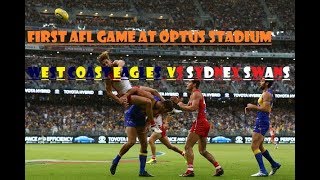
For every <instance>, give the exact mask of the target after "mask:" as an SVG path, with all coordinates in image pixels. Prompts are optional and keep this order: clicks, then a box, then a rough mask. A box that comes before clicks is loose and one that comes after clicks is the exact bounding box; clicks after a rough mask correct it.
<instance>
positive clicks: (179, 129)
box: [25, 97, 295, 136]
mask: <svg viewBox="0 0 320 180" xmlns="http://www.w3.org/2000/svg"><path fill="white" fill-rule="evenodd" d="M44 101H49V99H46V98H44V97H43V98H42V99H40V100H38V101H37V102H34V101H27V103H26V105H25V134H26V135H37V134H42V135H95V136H98V135H107V136H108V135H109V136H111V135H116V136H122V135H125V131H124V117H123V114H124V108H123V107H119V106H118V105H115V104H114V103H112V102H109V103H107V104H106V105H101V104H99V103H96V104H92V105H87V104H86V105H81V104H78V105H74V104H64V105H63V104H61V103H60V104H41V105H39V103H41V102H42V103H43V102H44ZM52 101H54V100H52V99H51V102H52ZM206 101H207V104H208V107H207V112H208V115H207V118H208V120H209V122H210V123H211V129H210V132H209V135H210V136H217V135H225V136H237V135H243V136H249V135H250V134H251V132H252V128H253V125H254V121H255V116H256V115H255V113H254V112H251V113H249V114H248V115H244V108H243V107H244V106H241V103H239V102H238V103H237V102H233V103H229V104H228V102H227V103H223V102H221V101H213V100H210V99H208V98H206ZM210 102H211V103H210ZM287 103H288V102H287ZM287 105H288V104H287ZM173 116H174V120H172V121H171V122H170V123H169V129H168V132H167V134H168V135H171V136H175V135H184V136H186V135H187V133H188V129H189V128H190V126H191V123H192V121H193V120H194V118H193V116H192V113H189V112H183V113H179V114H175V115H173ZM271 122H275V124H276V125H275V127H276V133H277V134H278V135H282V136H289V135H293V136H294V135H295V112H294V109H292V108H291V109H290V108H286V107H285V105H284V104H283V105H281V106H280V107H277V108H275V109H274V110H273V112H272V114H271Z"/></svg>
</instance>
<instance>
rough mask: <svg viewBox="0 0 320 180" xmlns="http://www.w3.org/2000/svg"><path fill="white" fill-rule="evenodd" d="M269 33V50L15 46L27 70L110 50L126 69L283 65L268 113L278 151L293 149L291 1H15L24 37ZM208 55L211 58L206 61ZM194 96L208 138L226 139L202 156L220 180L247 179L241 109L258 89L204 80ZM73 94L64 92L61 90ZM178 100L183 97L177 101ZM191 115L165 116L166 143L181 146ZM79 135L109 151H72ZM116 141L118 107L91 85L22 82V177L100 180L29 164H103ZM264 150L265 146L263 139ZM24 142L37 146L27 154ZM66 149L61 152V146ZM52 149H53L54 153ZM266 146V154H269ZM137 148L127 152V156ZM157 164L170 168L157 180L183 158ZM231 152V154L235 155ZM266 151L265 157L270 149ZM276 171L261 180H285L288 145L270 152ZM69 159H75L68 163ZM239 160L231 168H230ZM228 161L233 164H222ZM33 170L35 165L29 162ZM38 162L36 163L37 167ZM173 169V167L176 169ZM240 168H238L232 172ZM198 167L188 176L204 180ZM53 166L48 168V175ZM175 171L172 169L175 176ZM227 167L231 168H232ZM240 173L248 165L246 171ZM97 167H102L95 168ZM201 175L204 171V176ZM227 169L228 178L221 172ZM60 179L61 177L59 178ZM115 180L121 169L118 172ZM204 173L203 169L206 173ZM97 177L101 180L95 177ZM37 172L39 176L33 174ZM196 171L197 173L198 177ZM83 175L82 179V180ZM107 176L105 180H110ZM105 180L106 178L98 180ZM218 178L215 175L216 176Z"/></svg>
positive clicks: (290, 155) (169, 86)
mask: <svg viewBox="0 0 320 180" xmlns="http://www.w3.org/2000/svg"><path fill="white" fill-rule="evenodd" d="M57 7H61V8H63V9H65V10H66V11H67V12H68V13H69V17H70V18H69V22H66V23H64V22H61V21H58V20H57V18H55V17H54V14H53V12H54V9H55V8H57ZM41 29H46V30H52V29H59V30H60V29H61V30H62V29H63V30H68V31H71V30H93V31H96V30H136V31H140V30H156V31H161V30H163V29H168V30H170V29H174V30H198V29H200V30H203V29H204V30H212V29H217V30H231V31H232V30H235V29H240V30H264V31H266V30H271V31H273V37H272V45H271V46H136V45H135V46H51V45H50V44H46V45H31V44H27V43H26V44H25V67H26V68H27V67H29V66H38V67H41V66H65V67H69V66H79V65H84V66H95V65H98V64H97V62H96V57H97V55H98V54H99V53H101V52H102V51H104V50H106V49H111V54H112V55H111V58H112V59H123V60H125V61H126V63H127V64H128V65H129V66H132V65H139V66H155V65H157V66H163V67H166V66H178V65H181V64H182V65H184V66H190V65H200V66H204V65H208V66H240V67H244V66H260V65H261V66H290V81H277V82H275V84H274V86H273V89H274V91H275V93H276V94H277V97H278V98H277V100H276V102H275V104H274V109H273V112H272V114H271V121H272V122H274V123H275V126H276V133H277V136H276V137H277V138H276V140H278V142H279V143H289V144H294V143H295V1H292V0H177V1H171V0H154V1H142V0H86V1H83V0H28V1H25V31H28V30H41ZM212 52H215V54H214V55H210V56H209V54H211V53H212ZM132 83H133V84H137V85H146V86H150V87H153V88H155V89H157V90H158V91H159V92H162V93H165V94H167V95H168V96H165V97H166V98H168V97H169V96H171V95H177V94H181V93H182V94H183V93H184V92H185V84H184V82H182V81H177V82H173V81H132ZM200 88H201V90H202V91H203V92H204V93H206V94H205V95H206V103H207V107H208V109H207V112H208V120H209V121H210V123H211V124H212V128H211V130H210V132H209V136H210V138H209V139H208V142H209V143H211V142H212V141H211V138H214V137H216V136H220V135H221V136H224V137H229V138H231V140H232V142H233V143H241V144H242V143H243V144H244V146H242V145H240V144H235V145H236V146H234V145H232V144H228V145H229V146H219V145H217V144H216V145H214V146H212V144H209V145H208V149H209V150H210V151H211V150H212V148H213V152H214V153H215V154H216V155H217V157H218V158H219V159H221V161H222V162H223V164H224V165H225V167H226V169H227V170H228V169H229V170H228V173H226V174H225V178H227V179H228V178H229V179H230V177H236V178H237V179H247V177H248V176H249V175H248V174H246V173H244V172H249V171H250V172H251V171H252V172H254V171H255V169H253V168H255V167H256V164H255V163H256V162H255V160H254V159H253V158H254V157H253V156H252V153H251V152H250V150H249V144H245V143H250V142H251V139H250V137H251V132H252V128H253V123H254V120H255V113H254V112H250V113H249V114H248V115H246V116H245V115H244V112H243V110H244V107H245V105H246V104H247V103H256V101H257V98H258V96H259V94H260V93H261V91H260V90H259V88H258V84H257V82H255V81H204V82H202V84H201V87H200ZM67 90H74V91H67ZM186 99H187V98H185V100H186ZM191 117H192V116H191V114H190V113H187V112H184V113H181V114H178V115H175V119H176V120H174V121H172V122H170V129H169V130H168V133H167V134H168V136H169V137H170V141H171V142H172V143H179V144H180V143H181V146H179V147H180V148H183V146H182V144H183V143H184V141H185V137H186V135H187V130H188V129H189V128H190V124H191V122H192V118H191ZM82 135H84V136H88V137H91V138H93V139H94V143H103V144H105V143H115V144H114V145H107V146H97V145H98V144H97V145H94V144H92V145H90V146H79V145H81V144H75V142H74V140H75V138H76V137H79V136H82ZM124 142H126V138H125V133H124V126H123V108H122V107H120V106H119V105H117V104H116V103H114V102H113V101H111V100H110V99H109V98H107V97H106V95H105V86H104V83H103V82H101V81H39V80H30V76H28V74H27V73H26V74H25V143H26V144H27V145H26V146H25V147H26V165H29V164H30V166H25V167H26V176H27V179H48V177H51V178H52V179H77V180H79V179H90V178H89V176H90V177H91V178H92V179H104V178H105V174H104V172H105V169H104V167H105V166H104V165H103V166H101V165H89V164H84V165H81V164H79V163H78V164H72V167H74V169H71V168H70V166H68V165H59V164H57V165H55V166H53V165H52V166H40V165H39V166H33V165H32V163H31V161H28V162H27V160H30V159H48V158H55V159H59V158H64V159H67V160H68V159H71V160H72V159H85V160H88V159H90V160H101V159H103V160H104V159H105V158H106V157H107V159H108V160H112V158H113V156H114V155H115V154H116V153H117V151H118V149H119V148H120V146H116V144H118V143H120V144H121V143H124ZM265 142H267V143H268V142H269V134H267V138H266V139H265ZM29 143H45V144H47V145H40V146H36V145H35V146H32V145H31V144H29ZM70 143H72V145H73V146H64V145H62V144H66V145H67V144H70ZM54 144H57V146H56V145H54ZM269 147H271V146H269ZM138 148H139V147H138V146H134V148H133V150H131V151H130V152H129V153H128V157H135V156H136V154H134V153H136V152H138ZM157 148H158V149H159V151H165V152H166V153H167V156H165V157H164V159H162V160H163V161H164V164H161V163H159V164H158V168H167V164H166V162H168V161H166V160H169V162H175V161H176V164H177V165H176V167H172V168H169V169H168V168H167V174H168V175H167V176H166V175H163V174H159V173H158V172H157V171H156V170H155V169H152V167H148V168H149V169H151V170H152V171H153V173H156V175H157V177H158V178H160V179H163V178H171V177H172V174H176V173H177V171H181V172H182V171H183V170H184V167H185V166H184V164H183V160H181V159H178V157H176V156H175V155H174V154H172V155H171V154H170V152H169V150H166V149H164V148H163V147H162V146H157ZM235 149H236V150H237V151H235ZM271 151H272V149H271ZM89 152H90V153H89ZM274 154H275V157H276V158H277V159H278V158H279V157H281V161H282V162H283V164H286V166H284V167H283V169H282V170H281V171H280V172H279V174H277V175H278V176H275V177H270V178H275V179H277V178H278V179H294V172H293V171H294V167H295V164H294V146H293V147H292V146H290V145H288V146H287V145H285V144H284V145H283V146H280V148H279V150H278V151H277V152H275V153H274ZM74 155H82V156H81V157H80V156H79V157H74ZM239 157H240V159H241V160H238V159H239ZM159 159H160V162H161V157H160V158H159ZM230 162H232V163H233V162H234V164H232V163H230ZM38 163H39V162H38ZM40 163H42V164H45V163H44V161H41V162H40ZM179 163H180V165H179ZM240 163H241V164H240ZM195 164H197V167H198V166H199V167H201V166H202V165H203V166H204V167H203V168H202V172H200V171H199V174H197V176H199V177H201V179H205V177H206V175H205V173H207V172H205V171H206V170H207V169H208V168H207V167H205V166H206V165H207V164H206V162H204V161H200V160H198V159H197V160H196V163H195ZM126 166H127V169H124V170H122V171H126V173H124V174H118V175H117V177H118V178H120V179H121V178H122V179H126V178H131V179H132V174H133V173H136V172H131V171H135V168H136V166H137V165H136V164H134V165H130V164H126ZM53 167H55V168H56V169H53ZM178 167H181V169H177V168H178ZM234 167H236V168H234ZM249 167H252V169H250V168H249ZM102 168H103V169H102ZM206 168H207V169H206ZM230 169H232V170H233V171H231V170H230ZM66 171H68V173H66ZM119 171H120V172H121V168H120V169H119ZM209 171H210V170H209V169H208V172H209ZM102 172H103V173H102ZM41 173H42V174H41ZM200 173H204V174H200ZM88 175H89V176H88ZM117 177H114V178H115V179H116V178H117ZM108 178H110V179H112V178H113V177H112V176H110V175H109V176H108ZM222 178H224V177H222Z"/></svg>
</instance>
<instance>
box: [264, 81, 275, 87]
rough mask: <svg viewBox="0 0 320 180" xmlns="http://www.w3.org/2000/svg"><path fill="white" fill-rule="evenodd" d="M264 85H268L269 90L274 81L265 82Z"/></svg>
mask: <svg viewBox="0 0 320 180" xmlns="http://www.w3.org/2000/svg"><path fill="white" fill-rule="evenodd" d="M265 82H266V83H268V88H270V87H271V86H272V84H273V82H274V80H265Z"/></svg>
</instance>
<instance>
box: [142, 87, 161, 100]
mask: <svg viewBox="0 0 320 180" xmlns="http://www.w3.org/2000/svg"><path fill="white" fill-rule="evenodd" d="M140 89H142V90H144V91H147V92H150V93H151V94H152V95H154V96H158V97H159V98H160V99H161V101H165V99H164V97H162V96H161V95H160V93H159V92H158V91H157V90H156V89H153V88H150V87H146V86H140Z"/></svg>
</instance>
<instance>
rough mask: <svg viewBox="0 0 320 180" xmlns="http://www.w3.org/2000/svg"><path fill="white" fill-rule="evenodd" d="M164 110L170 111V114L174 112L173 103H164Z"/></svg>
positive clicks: (166, 101) (169, 101) (167, 101)
mask: <svg viewBox="0 0 320 180" xmlns="http://www.w3.org/2000/svg"><path fill="white" fill-rule="evenodd" d="M163 106H164V108H166V109H168V110H169V112H170V111H172V110H173V102H172V101H171V100H168V99H167V100H164V101H163Z"/></svg>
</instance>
